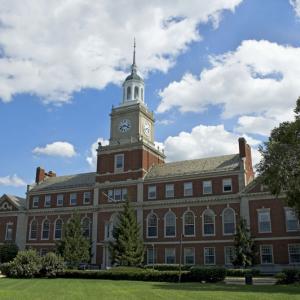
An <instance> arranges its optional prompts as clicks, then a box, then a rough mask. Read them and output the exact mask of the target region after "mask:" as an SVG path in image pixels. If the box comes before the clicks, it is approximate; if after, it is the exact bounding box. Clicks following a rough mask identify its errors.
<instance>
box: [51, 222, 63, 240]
mask: <svg viewBox="0 0 300 300" xmlns="http://www.w3.org/2000/svg"><path fill="white" fill-rule="evenodd" d="M57 221H61V237H60V238H56V236H55V233H56V223H57ZM63 226H64V222H63V220H62V219H60V218H57V219H56V220H55V222H54V230H53V240H55V241H60V240H61V239H62V235H63Z"/></svg>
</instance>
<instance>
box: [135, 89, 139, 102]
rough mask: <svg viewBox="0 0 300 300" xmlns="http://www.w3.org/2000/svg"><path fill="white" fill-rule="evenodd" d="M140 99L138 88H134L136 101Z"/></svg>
mask: <svg viewBox="0 0 300 300" xmlns="http://www.w3.org/2000/svg"><path fill="white" fill-rule="evenodd" d="M138 98H139V88H138V87H137V86H135V87H134V100H136V99H138Z"/></svg>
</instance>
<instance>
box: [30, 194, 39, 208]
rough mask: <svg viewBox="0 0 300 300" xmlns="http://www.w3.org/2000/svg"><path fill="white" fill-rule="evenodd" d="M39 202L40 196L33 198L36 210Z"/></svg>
mask: <svg viewBox="0 0 300 300" xmlns="http://www.w3.org/2000/svg"><path fill="white" fill-rule="evenodd" d="M39 201H40V198H39V196H34V197H33V198H32V207H34V208H37V207H39Z"/></svg>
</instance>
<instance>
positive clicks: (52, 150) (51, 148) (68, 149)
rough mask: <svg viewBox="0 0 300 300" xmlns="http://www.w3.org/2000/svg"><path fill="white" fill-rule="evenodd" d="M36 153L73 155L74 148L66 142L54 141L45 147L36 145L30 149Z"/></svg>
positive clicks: (62, 155)
mask: <svg viewBox="0 0 300 300" xmlns="http://www.w3.org/2000/svg"><path fill="white" fill-rule="evenodd" d="M32 152H33V153H34V154H38V155H48V156H61V157H73V156H75V155H76V151H75V148H74V146H73V145H72V144H70V143H68V142H54V143H52V144H47V145H46V146H45V147H36V148H34V149H33V151H32Z"/></svg>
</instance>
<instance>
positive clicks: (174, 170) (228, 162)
mask: <svg viewBox="0 0 300 300" xmlns="http://www.w3.org/2000/svg"><path fill="white" fill-rule="evenodd" d="M239 162H240V156H239V154H231V155H223V156H216V157H209V158H201V159H193V160H184V161H178V162H172V163H166V164H161V165H155V166H153V167H152V168H151V170H150V171H149V173H148V174H147V175H146V178H145V179H153V178H157V177H167V176H172V177H173V176H174V177H175V176H180V175H193V174H202V173H209V172H222V171H232V170H238V169H239Z"/></svg>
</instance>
